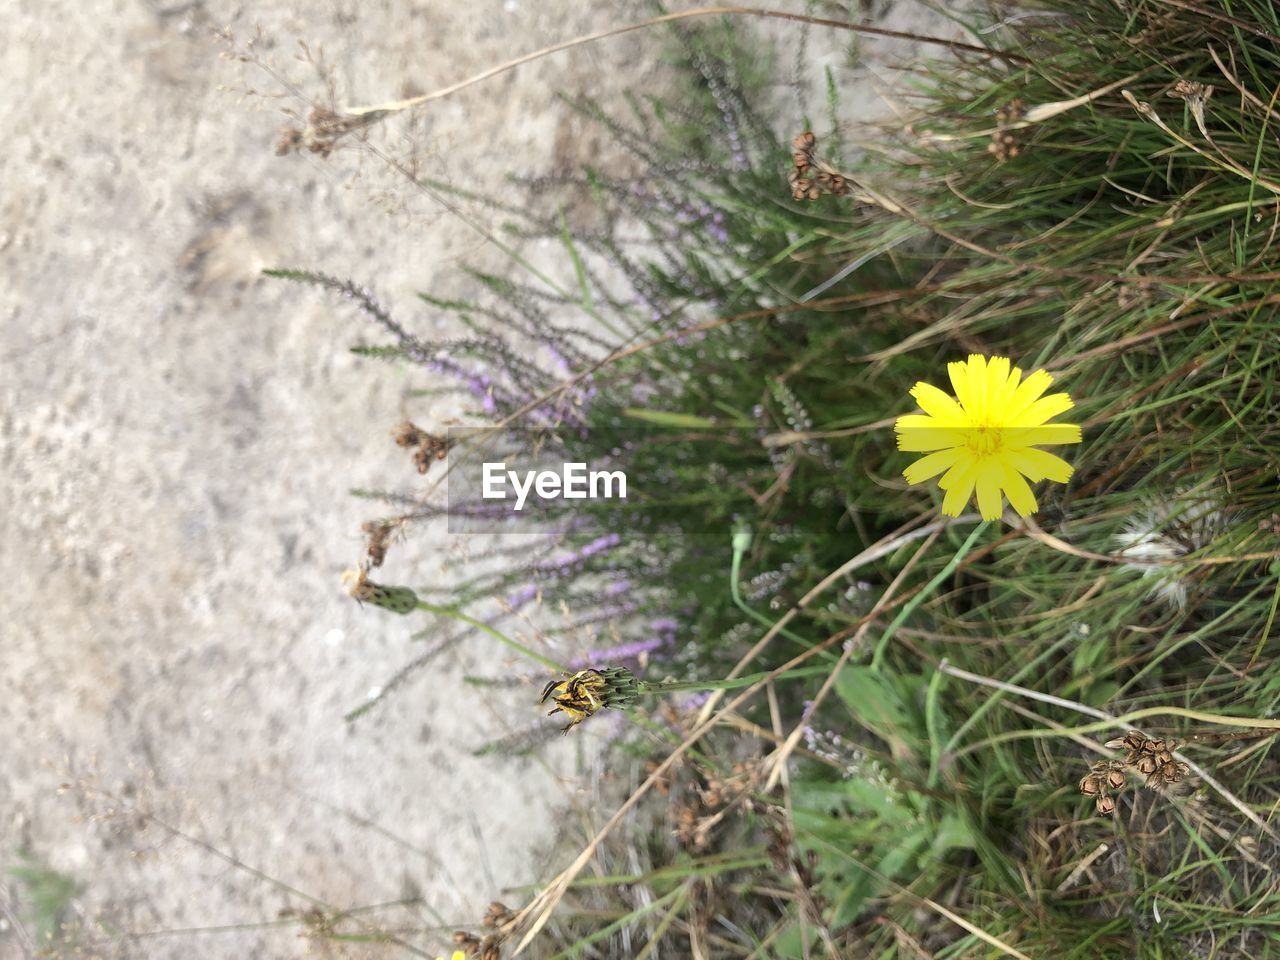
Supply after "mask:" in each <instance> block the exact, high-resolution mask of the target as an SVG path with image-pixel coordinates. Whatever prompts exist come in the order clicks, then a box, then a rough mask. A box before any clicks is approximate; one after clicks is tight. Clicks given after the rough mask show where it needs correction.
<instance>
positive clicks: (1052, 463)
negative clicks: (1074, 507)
mask: <svg viewBox="0 0 1280 960" xmlns="http://www.w3.org/2000/svg"><path fill="white" fill-rule="evenodd" d="M1004 458H1005V459H1006V460H1007V461H1008V462H1009V463H1010V464H1012V465H1013V467H1014V468H1015V469H1016V470H1017V471H1018V472H1019V473H1021V474H1023V475H1024V476H1026V478H1027V479H1028V480H1030V481H1031V482H1032V483H1036V482H1038V481H1040V480H1053V481H1054V482H1056V483H1066V482H1067V481H1068V480H1070V479H1071V473H1072V468H1071V464H1069V463H1067V461H1065V460H1063V459H1062V458H1061V457H1059V456H1055V455H1054V454H1052V453H1049V452H1047V451H1045V450H1036V449H1033V448H1022V449H1017V448H1015V449H1008V450H1005V452H1004Z"/></svg>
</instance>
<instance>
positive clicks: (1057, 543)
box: [1005, 514, 1280, 567]
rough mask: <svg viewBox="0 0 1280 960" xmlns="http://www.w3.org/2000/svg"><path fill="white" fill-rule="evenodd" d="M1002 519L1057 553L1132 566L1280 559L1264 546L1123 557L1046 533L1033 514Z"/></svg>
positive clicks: (1196, 565) (1216, 564)
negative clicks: (1229, 552) (1219, 553)
mask: <svg viewBox="0 0 1280 960" xmlns="http://www.w3.org/2000/svg"><path fill="white" fill-rule="evenodd" d="M1005 522H1006V523H1008V524H1009V525H1010V526H1016V525H1017V524H1018V523H1021V525H1022V527H1023V528H1024V529H1025V531H1026V534H1027V536H1029V537H1030V538H1031V539H1032V540H1035V541H1036V542H1038V543H1043V544H1044V545H1045V546H1046V547H1051V548H1053V549H1054V550H1057V551H1058V552H1059V553H1065V554H1068V555H1069V556H1072V557H1079V558H1080V559H1082V560H1098V561H1101V562H1102V563H1123V564H1132V565H1134V566H1149V567H1155V566H1165V567H1176V566H1188V567H1212V566H1219V565H1221V564H1224V563H1246V562H1249V561H1253V560H1276V559H1280V550H1263V551H1261V552H1259V553H1242V554H1238V555H1236V556H1230V557H1170V558H1168V559H1165V560H1161V559H1158V558H1150V559H1148V558H1143V559H1141V560H1136V559H1134V558H1133V557H1126V556H1125V555H1124V554H1123V553H1094V552H1093V551H1092V550H1085V549H1083V548H1081V547H1075V546H1072V545H1071V544H1069V543H1067V541H1065V540H1062V539H1060V538H1058V537H1055V536H1054V535H1053V534H1051V533H1046V532H1045V531H1044V529H1043V528H1041V526H1040V525H1039V524H1038V523H1036V521H1035V518H1034V517H1021V518H1015V517H1013V516H1012V515H1011V514H1006V517H1005Z"/></svg>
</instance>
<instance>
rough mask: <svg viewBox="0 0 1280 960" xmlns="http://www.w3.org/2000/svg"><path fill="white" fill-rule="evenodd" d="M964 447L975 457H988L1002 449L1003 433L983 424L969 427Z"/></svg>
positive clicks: (997, 428)
mask: <svg viewBox="0 0 1280 960" xmlns="http://www.w3.org/2000/svg"><path fill="white" fill-rule="evenodd" d="M965 446H966V447H968V448H969V452H970V453H972V454H973V455H974V456H975V457H990V456H992V455H994V454H997V453H999V452H1000V451H1001V450H1002V449H1004V431H1003V430H1001V429H1000V428H999V427H993V426H990V425H989V424H985V423H984V424H980V425H978V426H974V427H971V428H970V429H969V436H968V439H967V440H966V441H965Z"/></svg>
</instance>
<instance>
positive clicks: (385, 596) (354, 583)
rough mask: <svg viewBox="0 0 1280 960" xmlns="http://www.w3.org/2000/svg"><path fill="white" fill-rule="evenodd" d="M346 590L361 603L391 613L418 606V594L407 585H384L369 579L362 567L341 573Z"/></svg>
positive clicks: (405, 610) (410, 611) (367, 573)
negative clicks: (369, 604)
mask: <svg viewBox="0 0 1280 960" xmlns="http://www.w3.org/2000/svg"><path fill="white" fill-rule="evenodd" d="M342 582H343V583H345V584H347V592H348V593H349V594H351V596H353V597H355V599H357V600H359V601H360V602H361V603H371V604H373V605H374V606H375V607H382V608H383V609H384V610H390V611H391V612H392V613H399V614H407V613H412V612H413V611H414V610H416V609H417V608H418V595H417V594H416V593H414V592H413V590H411V589H410V588H409V587H386V586H383V585H382V584H380V583H374V582H373V581H372V580H370V579H369V572H368V571H367V570H365V569H364V568H363V567H360V568H357V569H355V570H348V571H347V572H346V573H344V574H343V575H342Z"/></svg>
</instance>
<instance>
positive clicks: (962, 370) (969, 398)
mask: <svg viewBox="0 0 1280 960" xmlns="http://www.w3.org/2000/svg"><path fill="white" fill-rule="evenodd" d="M947 376H949V377H950V378H951V389H952V391H953V392H954V393H955V395H956V399H957V400H959V401H960V406H962V407H964V409H965V412H967V413H969V414H973V413H974V412H975V411H976V410H977V397H975V396H974V393H973V390H972V389H970V386H969V364H967V363H948V364H947Z"/></svg>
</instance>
